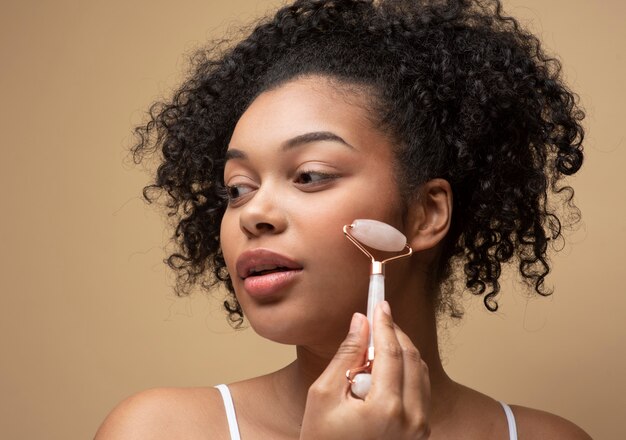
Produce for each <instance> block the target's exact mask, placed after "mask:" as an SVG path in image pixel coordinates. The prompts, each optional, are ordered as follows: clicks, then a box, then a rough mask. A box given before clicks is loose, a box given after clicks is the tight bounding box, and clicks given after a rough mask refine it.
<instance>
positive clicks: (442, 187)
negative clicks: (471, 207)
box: [407, 179, 452, 252]
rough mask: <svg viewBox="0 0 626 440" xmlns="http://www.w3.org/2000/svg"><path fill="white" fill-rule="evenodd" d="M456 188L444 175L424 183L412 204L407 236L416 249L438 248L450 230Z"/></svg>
mask: <svg viewBox="0 0 626 440" xmlns="http://www.w3.org/2000/svg"><path fill="white" fill-rule="evenodd" d="M451 219H452V188H451V187H450V183H448V181H447V180H444V179H433V180H429V181H428V182H426V183H424V184H423V185H422V186H421V187H420V189H419V191H418V193H417V195H416V197H415V198H414V199H413V201H412V202H411V203H410V204H409V211H408V222H407V232H408V235H407V239H408V244H409V245H410V246H411V248H412V249H413V251H414V252H419V251H424V250H427V249H432V248H434V247H435V246H436V245H437V244H438V243H439V242H440V241H442V240H443V238H444V237H445V236H446V234H447V233H448V230H449V229H450V221H451Z"/></svg>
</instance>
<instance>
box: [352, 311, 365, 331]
mask: <svg viewBox="0 0 626 440" xmlns="http://www.w3.org/2000/svg"><path fill="white" fill-rule="evenodd" d="M361 327H363V315H361V314H360V313H355V314H354V315H352V321H351V322H350V332H351V333H354V332H358V331H359V330H361Z"/></svg>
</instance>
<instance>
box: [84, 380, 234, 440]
mask: <svg viewBox="0 0 626 440" xmlns="http://www.w3.org/2000/svg"><path fill="white" fill-rule="evenodd" d="M227 432H228V428H227V425H226V421H225V415H224V407H223V404H222V400H221V397H220V395H219V391H218V390H216V389H214V388H208V387H206V388H155V389H151V390H147V391H142V392H140V393H138V394H135V395H133V396H131V397H129V398H127V399H125V400H123V401H122V402H121V403H119V404H118V405H117V406H116V407H115V408H114V409H113V410H112V411H111V413H110V414H109V415H108V416H107V418H106V419H105V420H104V422H103V423H102V425H101V426H100V428H99V429H98V432H97V433H96V437H95V440H118V439H125V440H134V439H155V440H158V439H172V438H185V439H207V438H211V439H220V438H222V437H224V438H227V437H225V434H226V433H227Z"/></svg>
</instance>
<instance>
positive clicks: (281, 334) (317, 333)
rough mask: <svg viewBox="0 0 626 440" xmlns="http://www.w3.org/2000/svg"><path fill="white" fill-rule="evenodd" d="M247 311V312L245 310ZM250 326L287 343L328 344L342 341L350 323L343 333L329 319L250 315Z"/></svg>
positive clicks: (269, 338) (263, 335)
mask: <svg viewBox="0 0 626 440" xmlns="http://www.w3.org/2000/svg"><path fill="white" fill-rule="evenodd" d="M244 313H245V312H244ZM248 321H249V322H250V326H251V327H252V329H253V330H254V331H255V333H256V334H258V335H259V336H261V337H262V338H265V339H267V340H270V341H272V342H276V343H278V344H285V345H328V344H331V343H337V341H342V340H343V338H345V335H346V334H347V330H348V325H349V323H347V324H346V326H345V329H343V327H342V330H343V333H342V332H341V331H339V330H333V329H332V328H331V327H330V326H329V325H328V324H329V322H328V320H324V322H323V323H321V322H317V323H316V322H313V321H309V320H307V321H305V320H302V319H293V318H289V317H287V316H284V315H283V317H282V318H281V317H280V316H274V317H273V318H272V319H263V318H262V317H259V316H248Z"/></svg>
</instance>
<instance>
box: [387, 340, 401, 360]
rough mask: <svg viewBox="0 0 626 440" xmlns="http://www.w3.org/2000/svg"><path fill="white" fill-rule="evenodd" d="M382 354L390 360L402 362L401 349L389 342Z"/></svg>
mask: <svg viewBox="0 0 626 440" xmlns="http://www.w3.org/2000/svg"><path fill="white" fill-rule="evenodd" d="M383 351H384V353H385V354H386V355H387V356H389V357H390V358H392V359H397V360H402V352H403V350H402V347H400V346H399V345H398V344H394V343H392V342H389V343H387V344H385V345H384V347H383Z"/></svg>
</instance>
